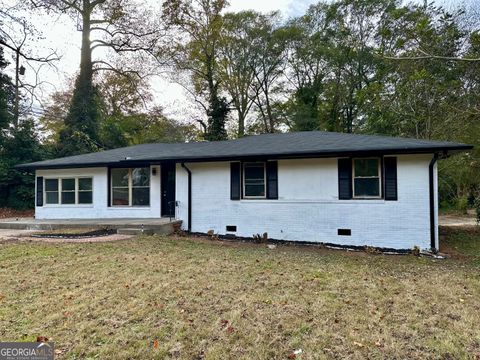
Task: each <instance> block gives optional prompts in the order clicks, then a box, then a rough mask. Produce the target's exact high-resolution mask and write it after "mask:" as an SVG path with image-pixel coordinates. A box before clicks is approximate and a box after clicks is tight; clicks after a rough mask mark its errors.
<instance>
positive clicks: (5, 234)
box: [0, 229, 38, 241]
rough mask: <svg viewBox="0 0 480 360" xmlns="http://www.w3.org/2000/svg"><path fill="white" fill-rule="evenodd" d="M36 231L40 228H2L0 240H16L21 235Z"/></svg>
mask: <svg viewBox="0 0 480 360" xmlns="http://www.w3.org/2000/svg"><path fill="white" fill-rule="evenodd" d="M34 232H38V230H15V229H0V241H5V240H15V239H17V238H19V237H24V236H28V235H30V234H31V233H34Z"/></svg>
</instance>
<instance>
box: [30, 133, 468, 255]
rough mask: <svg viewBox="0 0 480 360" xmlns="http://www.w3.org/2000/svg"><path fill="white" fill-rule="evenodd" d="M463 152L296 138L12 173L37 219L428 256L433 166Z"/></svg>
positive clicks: (107, 154) (421, 144)
mask: <svg viewBox="0 0 480 360" xmlns="http://www.w3.org/2000/svg"><path fill="white" fill-rule="evenodd" d="M468 149H471V146H469V145H465V144H456V143H449V142H437V141H425V140H414V139H403V138H391V137H379V136H367V135H352V134H338V133H326V132H299V133H287V134H268V135H256V136H250V137H246V138H242V139H238V140H229V141H220V142H199V143H183V144H178V143H177V144H145V145H138V146H131V147H127V148H121V149H115V150H109V151H103V152H99V153H92V154H85V155H78V156H73V157H67V158H59V159H53V160H46V161H42V162H37V163H31V164H24V165H21V167H23V168H30V169H35V174H36V193H37V196H36V204H35V215H36V218H38V219H65V218H67V219H75V218H78V219H80V218H81V219H90V218H97V219H98V218H101V219H109V218H157V217H161V216H174V217H175V218H177V219H179V220H182V221H183V223H182V227H183V229H184V230H186V231H191V232H196V233H207V232H208V231H210V230H213V231H214V232H215V233H217V234H219V235H232V236H239V237H252V236H253V235H254V234H263V233H267V234H268V237H269V238H270V239H274V240H287V241H302V242H314V243H327V244H338V245H351V246H365V245H367V246H375V247H380V248H393V249H411V248H413V247H414V246H418V247H420V248H422V249H433V250H436V249H438V246H439V244H438V231H437V228H438V226H437V208H438V204H437V203H438V201H437V163H436V162H437V159H438V158H439V157H445V156H448V155H450V154H452V153H454V152H458V151H463V150H468Z"/></svg>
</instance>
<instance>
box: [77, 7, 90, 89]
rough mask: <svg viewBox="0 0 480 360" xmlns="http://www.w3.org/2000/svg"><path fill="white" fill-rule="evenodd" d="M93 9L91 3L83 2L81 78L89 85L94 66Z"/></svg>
mask: <svg viewBox="0 0 480 360" xmlns="http://www.w3.org/2000/svg"><path fill="white" fill-rule="evenodd" d="M91 12H92V9H91V8H90V2H89V1H88V0H83V12H82V50H81V55H80V75H79V77H80V78H81V79H82V80H84V81H87V82H89V83H91V82H92V77H93V65H92V49H91V42H90V25H91V24H90V15H91Z"/></svg>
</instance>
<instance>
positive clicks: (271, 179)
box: [230, 161, 278, 200]
mask: <svg viewBox="0 0 480 360" xmlns="http://www.w3.org/2000/svg"><path fill="white" fill-rule="evenodd" d="M230 199H231V200H240V199H278V164H277V161H256V162H245V163H240V162H232V163H230Z"/></svg>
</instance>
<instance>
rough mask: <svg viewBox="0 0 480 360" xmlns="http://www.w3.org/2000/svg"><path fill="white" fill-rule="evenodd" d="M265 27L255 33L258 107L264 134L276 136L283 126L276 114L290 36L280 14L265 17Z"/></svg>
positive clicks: (255, 83) (255, 92)
mask: <svg viewBox="0 0 480 360" xmlns="http://www.w3.org/2000/svg"><path fill="white" fill-rule="evenodd" d="M260 20H261V24H260V26H259V27H256V28H255V29H254V30H253V34H252V35H253V36H252V40H251V41H252V45H251V46H252V53H253V56H252V60H251V61H250V66H251V67H252V69H253V75H254V81H253V83H252V88H253V92H254V98H253V99H254V100H253V101H254V104H255V106H256V108H257V110H258V112H259V114H260V119H261V123H262V124H263V131H262V132H266V133H273V132H275V131H276V128H277V125H278V123H279V120H278V117H277V115H276V113H275V110H276V107H277V106H278V104H279V103H278V102H277V99H276V94H277V92H279V88H278V85H279V81H280V80H281V79H282V75H283V73H284V69H285V58H286V44H287V33H286V32H285V30H284V29H283V28H281V27H280V14H279V13H278V12H273V13H270V14H267V15H262V16H261V19H260Z"/></svg>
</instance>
